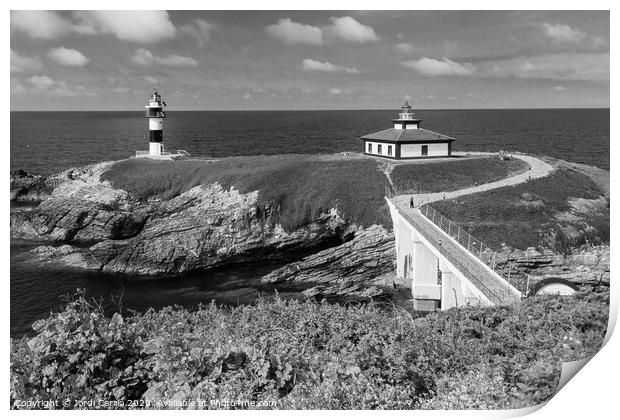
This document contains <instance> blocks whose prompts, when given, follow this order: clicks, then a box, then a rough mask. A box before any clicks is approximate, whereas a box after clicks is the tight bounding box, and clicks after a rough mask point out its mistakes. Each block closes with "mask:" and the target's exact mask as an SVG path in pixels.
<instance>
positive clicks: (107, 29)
mask: <svg viewBox="0 0 620 420" xmlns="http://www.w3.org/2000/svg"><path fill="white" fill-rule="evenodd" d="M75 17H76V18H77V19H78V20H79V21H80V22H81V23H82V26H83V27H88V28H93V30H94V31H96V32H98V33H103V34H112V35H114V36H116V37H117V38H118V39H120V40H121V41H133V42H140V43H155V42H158V41H161V40H164V39H169V38H172V37H174V36H175V35H176V28H175V27H174V25H173V24H172V22H171V21H170V16H169V15H168V12H166V11H163V10H88V11H81V12H75Z"/></svg>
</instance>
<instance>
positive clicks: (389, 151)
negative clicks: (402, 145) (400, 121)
mask: <svg viewBox="0 0 620 420" xmlns="http://www.w3.org/2000/svg"><path fill="white" fill-rule="evenodd" d="M388 156H392V146H388Z"/></svg>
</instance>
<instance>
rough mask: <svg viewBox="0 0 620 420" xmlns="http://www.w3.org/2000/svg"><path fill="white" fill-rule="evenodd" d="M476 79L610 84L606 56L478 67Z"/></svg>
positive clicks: (569, 55)
mask: <svg viewBox="0 0 620 420" xmlns="http://www.w3.org/2000/svg"><path fill="white" fill-rule="evenodd" d="M477 73H478V75H479V76H492V77H501V78H518V79H557V80H599V81H601V80H602V81H607V80H609V53H608V52H604V53H559V54H547V55H541V56H532V57H514V58H509V59H504V60H497V61H489V62H486V63H480V65H479V69H478V72H477Z"/></svg>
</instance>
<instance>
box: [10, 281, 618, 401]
mask: <svg viewBox="0 0 620 420" xmlns="http://www.w3.org/2000/svg"><path fill="white" fill-rule="evenodd" d="M608 312H609V294H608V291H607V292H593V291H591V292H589V293H587V294H586V293H580V294H577V295H575V296H571V297H561V296H540V297H535V298H529V299H526V300H524V301H523V302H521V303H518V304H514V305H511V306H506V307H468V308H467V307H466V308H453V309H451V310H449V311H445V312H437V313H432V314H430V315H428V316H425V317H419V318H414V317H412V315H411V314H410V313H408V312H407V311H405V310H403V309H402V308H400V309H399V308H396V307H392V306H380V305H378V304H373V303H371V304H364V305H350V306H346V307H345V306H340V305H334V304H328V303H314V302H310V301H306V302H300V301H295V300H289V301H283V300H280V299H278V298H277V297H276V298H275V299H268V300H261V301H259V302H257V303H255V304H252V305H243V306H239V307H236V308H223V307H217V306H215V305H213V304H212V305H209V306H202V307H200V308H198V309H197V310H193V311H190V310H186V309H182V308H179V307H174V308H164V309H161V310H158V311H155V310H149V311H147V312H146V313H144V314H134V315H130V316H127V317H125V318H123V317H122V316H121V315H119V314H115V315H114V316H112V317H111V318H109V317H105V316H104V314H103V311H102V310H101V308H100V307H98V306H96V305H93V304H92V303H89V302H87V301H86V300H85V299H84V298H83V297H81V296H78V297H77V298H76V299H75V300H72V301H71V302H70V303H68V305H67V307H66V308H65V310H63V311H62V312H59V313H55V314H51V315H50V316H49V317H48V318H47V319H44V320H41V321H37V322H36V323H35V324H33V328H34V329H35V331H36V335H35V336H34V337H32V338H30V339H22V340H11V352H10V354H11V365H10V374H11V377H10V380H11V382H10V383H11V385H10V388H11V393H10V404H11V406H12V407H13V408H22V407H25V405H24V402H32V401H47V400H52V401H55V400H59V401H63V400H65V399H69V400H70V402H71V407H73V408H76V402H80V401H92V400H105V401H119V402H123V403H124V404H125V405H124V407H125V408H131V405H129V404H130V403H131V402H135V401H139V400H148V401H150V402H151V403H153V404H157V403H158V402H161V401H163V400H166V399H170V398H174V399H177V400H180V399H186V400H189V401H197V400H206V401H207V402H208V401H210V400H215V399H220V400H235V401H236V400H248V401H254V402H263V401H274V402H275V403H276V407H277V408H283V409H393V408H396V409H402V408H405V409H410V408H430V409H445V408H449V409H467V408H469V409H472V408H473V409H476V408H478V409H502V408H504V409H505V408H518V407H526V406H531V405H534V404H539V403H541V402H544V401H546V400H548V399H549V398H550V397H551V396H552V395H553V393H554V391H555V389H556V386H557V383H558V379H559V375H560V370H561V369H560V368H561V362H562V361H571V360H578V359H582V358H585V357H587V356H589V355H593V354H594V353H595V352H596V351H598V349H599V348H600V347H601V345H602V340H603V337H604V335H605V331H606V328H607V320H608ZM20 402H21V403H20ZM19 404H21V405H19ZM136 407H141V405H137V406H136ZM85 408H92V407H88V406H86V407H85Z"/></svg>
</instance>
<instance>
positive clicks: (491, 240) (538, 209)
mask: <svg viewBox="0 0 620 420" xmlns="http://www.w3.org/2000/svg"><path fill="white" fill-rule="evenodd" d="M603 194H604V192H603V191H602V190H601V189H600V188H599V187H598V186H597V185H596V184H594V182H592V181H591V180H590V179H589V178H588V177H587V176H585V175H583V174H580V173H577V172H575V171H572V170H569V169H561V170H558V171H556V172H554V173H552V174H551V175H549V176H547V177H544V178H540V179H537V180H533V181H530V182H527V183H524V184H519V185H515V186H511V187H504V188H499V189H496V190H492V191H487V192H483V193H478V194H473V195H469V196H464V197H461V198H457V199H454V200H447V201H443V202H438V203H433V204H432V205H431V206H432V207H433V208H435V209H436V210H437V211H439V212H441V213H442V214H443V215H444V216H446V217H447V218H449V219H451V220H452V221H453V222H456V223H458V224H459V225H461V227H464V228H466V229H467V230H468V231H469V232H470V233H471V234H472V235H474V236H475V237H477V238H478V239H480V240H481V241H483V242H485V243H487V244H488V245H489V246H491V247H493V248H496V249H498V248H499V247H500V246H501V244H502V243H505V244H507V245H509V246H512V247H514V248H518V249H526V248H527V247H529V246H534V247H538V246H546V247H549V248H551V249H553V250H555V251H558V252H567V251H568V249H569V248H571V247H577V246H580V245H582V244H584V243H586V241H587V242H589V243H591V244H598V243H609V201H607V200H605V199H604V198H602V195H603ZM580 199H584V200H580Z"/></svg>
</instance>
